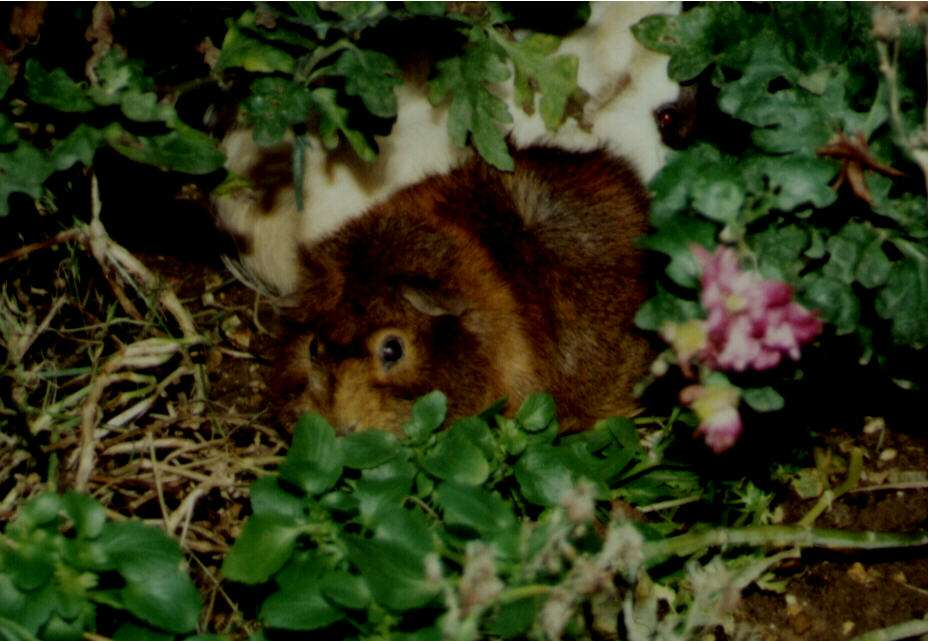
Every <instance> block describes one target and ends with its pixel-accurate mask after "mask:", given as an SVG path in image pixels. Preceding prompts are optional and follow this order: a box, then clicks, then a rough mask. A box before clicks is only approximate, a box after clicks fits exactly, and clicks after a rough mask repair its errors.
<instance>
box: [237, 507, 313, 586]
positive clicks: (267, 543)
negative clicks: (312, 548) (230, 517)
mask: <svg viewBox="0 0 928 641" xmlns="http://www.w3.org/2000/svg"><path fill="white" fill-rule="evenodd" d="M300 532H301V528H300V525H299V524H298V523H294V522H293V520H291V519H287V518H283V517H280V516H277V515H271V514H255V515H253V516H252V517H250V518H249V519H248V520H247V521H246V522H245V527H244V529H243V530H242V533H241V535H240V536H239V537H238V539H236V540H235V544H234V545H233V546H232V549H231V550H229V553H228V554H227V555H226V558H225V560H223V563H222V573H223V575H224V576H225V577H226V578H228V579H231V580H233V581H239V582H241V583H250V584H254V583H263V582H264V581H267V580H268V579H269V578H271V576H272V575H273V574H274V573H275V572H277V571H278V570H279V569H280V568H282V567H283V565H284V563H286V562H287V559H289V558H290V555H291V554H293V550H294V547H295V546H296V540H297V537H299V535H300Z"/></svg>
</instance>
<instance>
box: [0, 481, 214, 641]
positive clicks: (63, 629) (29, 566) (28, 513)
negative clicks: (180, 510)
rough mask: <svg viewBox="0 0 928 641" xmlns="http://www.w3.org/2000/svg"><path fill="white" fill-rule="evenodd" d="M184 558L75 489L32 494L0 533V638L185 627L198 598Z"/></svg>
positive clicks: (60, 640) (25, 640)
mask: <svg viewBox="0 0 928 641" xmlns="http://www.w3.org/2000/svg"><path fill="white" fill-rule="evenodd" d="M183 565H184V558H183V555H182V554H181V551H180V548H179V547H178V545H177V543H176V542H175V541H173V540H172V539H170V538H168V537H167V536H165V534H164V533H163V532H161V531H160V530H157V529H155V528H152V527H148V526H146V525H143V524H141V523H138V522H131V521H127V522H121V523H115V522H112V521H108V520H107V518H106V513H105V511H104V509H103V506H101V505H100V504H99V503H97V502H96V501H94V500H93V499H92V498H90V497H88V496H86V495H83V494H78V493H76V492H68V493H66V494H63V495H58V494H55V493H53V492H45V493H43V494H39V495H38V496H36V497H35V498H33V499H32V500H30V501H29V502H28V503H26V504H25V505H23V506H22V509H21V510H20V512H19V515H18V516H17V518H16V519H15V520H13V521H12V522H10V523H9V524H8V525H7V526H6V528H5V529H4V531H3V533H2V534H0V637H2V638H3V639H6V640H7V641H33V640H35V639H39V640H41V641H79V640H80V639H83V638H84V634H85V633H86V632H97V631H99V632H107V633H109V634H114V633H115V636H114V638H115V639H119V640H121V641H137V640H140V639H145V638H148V639H151V638H153V637H152V635H155V634H156V632H157V634H160V635H161V637H162V638H167V639H170V638H174V636H175V635H177V634H183V633H191V632H194V631H195V630H196V628H197V623H198V621H197V619H198V617H199V615H200V609H201V599H200V595H199V593H198V592H197V589H196V586H195V585H194V584H193V582H192V581H191V580H190V577H188V576H187V574H186V572H185V571H184V569H183ZM104 612H105V613H106V614H105V616H104V615H103V613H104Z"/></svg>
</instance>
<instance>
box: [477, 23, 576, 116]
mask: <svg viewBox="0 0 928 641" xmlns="http://www.w3.org/2000/svg"><path fill="white" fill-rule="evenodd" d="M491 33H492V34H493V35H494V36H495V37H494V40H495V42H496V43H497V44H499V45H500V46H501V47H502V48H503V50H505V52H506V54H507V55H508V56H509V57H510V58H511V59H512V63H513V65H514V66H515V70H516V75H515V88H516V99H517V100H518V101H519V104H520V105H521V107H522V110H523V111H525V112H526V113H529V114H531V113H534V111H535V91H536V90H537V91H538V92H539V93H540V94H541V102H540V105H539V107H540V111H541V118H542V120H543V121H544V123H545V127H546V128H547V129H548V131H556V130H557V129H558V127H560V126H561V123H562V122H564V117H565V111H566V109H567V101H568V99H569V98H570V97H571V95H573V93H574V92H575V91H577V89H578V87H577V66H578V64H579V60H578V58H577V57H576V56H574V55H560V56H556V55H554V52H555V51H557V49H558V47H560V45H561V40H560V38H558V37H557V36H552V35H549V34H546V33H533V34H531V35H529V36H527V37H525V38H523V39H522V40H518V41H511V40H508V39H506V38H504V37H502V36H501V35H499V32H498V31H496V30H493V31H492V32H491Z"/></svg>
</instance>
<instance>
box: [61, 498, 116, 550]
mask: <svg viewBox="0 0 928 641" xmlns="http://www.w3.org/2000/svg"><path fill="white" fill-rule="evenodd" d="M61 504H62V507H63V508H64V511H65V514H67V515H68V517H69V518H70V519H71V520H72V521H73V522H74V529H75V530H76V531H77V536H78V538H81V539H94V538H96V537H98V536H100V534H101V533H102V532H103V526H104V524H105V523H106V512H105V511H104V510H103V506H102V505H100V504H99V503H98V502H96V501H95V500H93V499H92V498H90V497H89V496H87V495H85V494H80V493H78V492H67V493H66V494H65V495H64V496H63V497H61Z"/></svg>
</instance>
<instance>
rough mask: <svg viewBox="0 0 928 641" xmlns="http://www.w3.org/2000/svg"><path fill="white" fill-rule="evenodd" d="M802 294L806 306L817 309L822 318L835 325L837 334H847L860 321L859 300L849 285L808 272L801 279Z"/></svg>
mask: <svg viewBox="0 0 928 641" xmlns="http://www.w3.org/2000/svg"><path fill="white" fill-rule="evenodd" d="M802 294H803V298H804V299H805V302H806V303H807V306H808V307H810V308H812V309H818V310H819V311H821V313H822V318H823V319H824V320H825V321H827V322H829V323H831V324H832V325H834V326H835V329H836V330H837V331H838V333H839V334H849V333H850V332H853V331H854V330H855V329H856V328H857V324H858V323H859V322H860V302H859V301H858V299H857V295H856V294H854V290H853V289H851V287H850V285H848V284H846V283H843V282H841V281H840V280H836V279H834V278H829V277H828V276H819V275H817V274H810V275H808V276H806V277H805V278H804V279H803V282H802Z"/></svg>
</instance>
